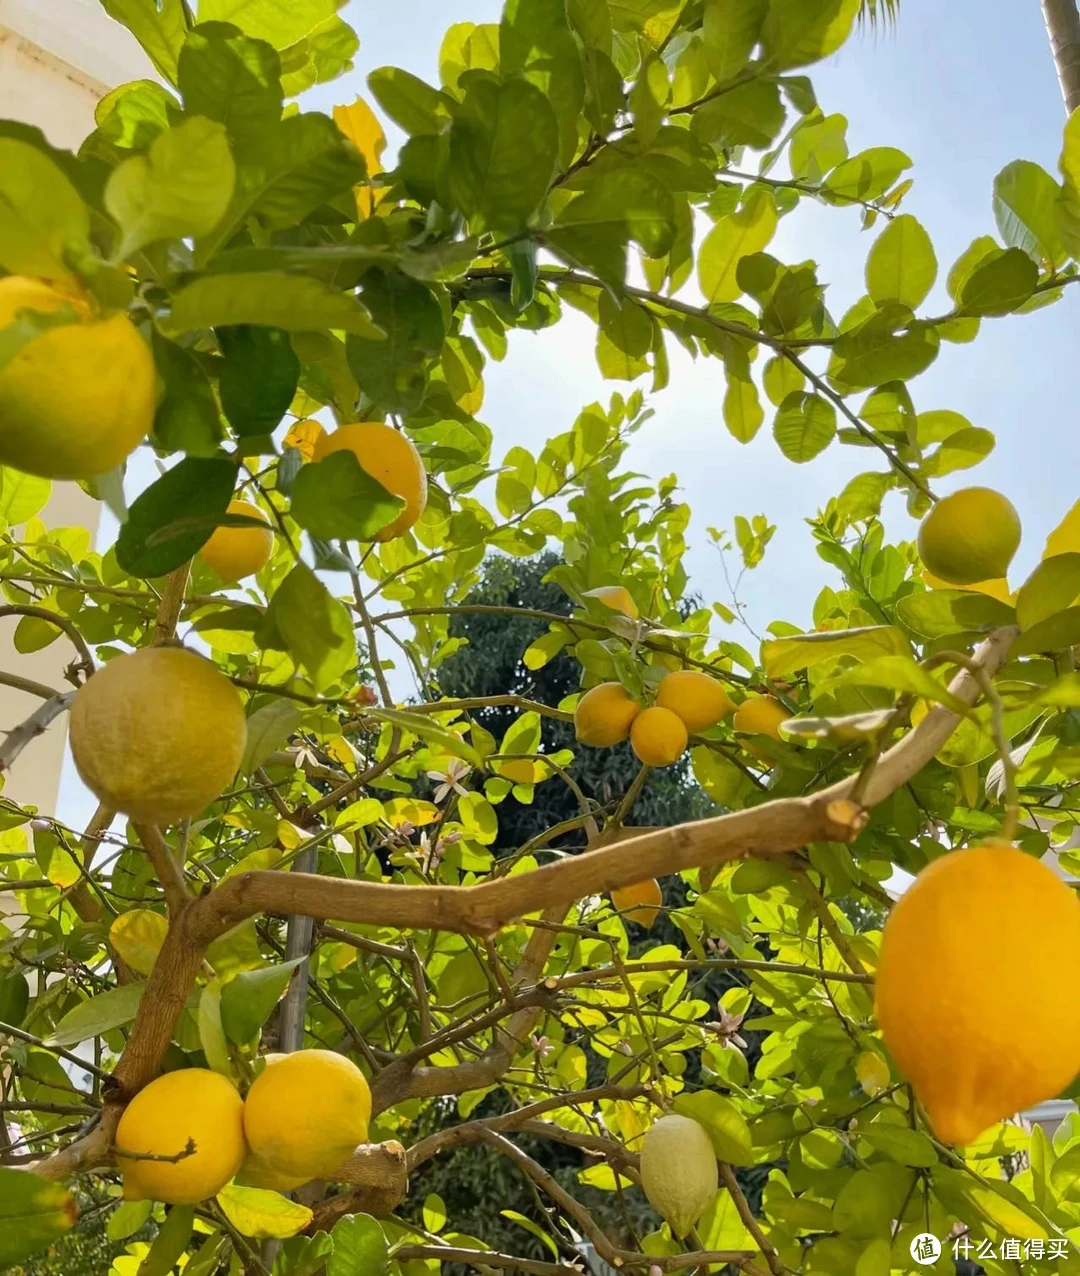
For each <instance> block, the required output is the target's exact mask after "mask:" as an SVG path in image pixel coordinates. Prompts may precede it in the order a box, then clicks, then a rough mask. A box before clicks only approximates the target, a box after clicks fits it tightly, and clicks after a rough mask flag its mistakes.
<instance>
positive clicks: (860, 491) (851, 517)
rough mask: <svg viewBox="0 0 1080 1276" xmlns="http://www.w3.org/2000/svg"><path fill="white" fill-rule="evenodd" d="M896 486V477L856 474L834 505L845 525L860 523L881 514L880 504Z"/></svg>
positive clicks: (892, 475) (890, 475)
mask: <svg viewBox="0 0 1080 1276" xmlns="http://www.w3.org/2000/svg"><path fill="white" fill-rule="evenodd" d="M895 486H896V475H895V474H893V473H892V472H890V473H888V474H874V473H868V474H856V475H855V477H854V478H853V479H852V480H851V481H850V482H849V483H848V484H847V486H846V487H845V488H844V490H843V491H842V492H841V493H840V495H839V496H838V497H837V498H836V505H837V509H838V511H839V513H840V515H841V516H842V517H843V519H844V521H845V523H861V522H864V521H865V520H866V519H869V518H876V517H877V516H878V515H879V514H880V513H881V503H882V501H883V500H884V499H885V494H886V492H888V491H890V490H891V489H892V488H894V487H895Z"/></svg>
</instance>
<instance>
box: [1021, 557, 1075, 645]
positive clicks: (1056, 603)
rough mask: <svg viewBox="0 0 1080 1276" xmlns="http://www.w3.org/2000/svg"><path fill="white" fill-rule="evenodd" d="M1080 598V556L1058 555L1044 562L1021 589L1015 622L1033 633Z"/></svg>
mask: <svg viewBox="0 0 1080 1276" xmlns="http://www.w3.org/2000/svg"><path fill="white" fill-rule="evenodd" d="M1078 595H1080V554H1058V555H1056V556H1055V557H1053V558H1046V559H1044V560H1043V561H1042V562H1041V563H1040V564H1039V565H1038V567H1036V568H1035V570H1034V571H1033V572H1032V573H1031V575H1030V576H1029V577H1028V578H1027V580H1026V581H1024V583H1023V585H1022V586H1021V587H1020V592H1019V593H1018V594H1017V596H1016V621H1017V624H1019V626H1020V628H1021V629H1025V630H1026V629H1032V628H1034V626H1035V625H1038V624H1040V623H1041V622H1042V621H1044V620H1047V619H1048V618H1049V617H1051V616H1053V615H1055V613H1057V612H1060V611H1063V610H1064V609H1065V608H1066V607H1068V606H1069V605H1070V603H1074V602H1076V599H1077V596H1078Z"/></svg>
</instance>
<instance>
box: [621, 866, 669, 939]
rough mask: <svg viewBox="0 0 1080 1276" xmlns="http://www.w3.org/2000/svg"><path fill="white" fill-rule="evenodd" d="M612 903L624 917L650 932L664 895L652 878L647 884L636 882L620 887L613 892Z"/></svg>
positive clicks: (658, 884)
mask: <svg viewBox="0 0 1080 1276" xmlns="http://www.w3.org/2000/svg"><path fill="white" fill-rule="evenodd" d="M611 902H612V903H613V904H614V905H615V907H616V908H617V909H618V910H619V912H620V913H622V914H623V916H624V917H628V918H629V919H630V920H631V921H632V922H637V924H638V925H639V926H644V927H645V929H646V930H648V928H649V927H650V926H651V925H652V924H653V922H654V921H656V918H657V914H658V913H659V912H660V906H661V905H662V904H663V902H664V893H663V891H661V889H660V883H659V882H658V881H657V880H656V878H655V877H650V878H649V880H648V881H647V882H635V883H634V884H633V886H620V887H619V888H618V889H617V890H613V891H612V892H611Z"/></svg>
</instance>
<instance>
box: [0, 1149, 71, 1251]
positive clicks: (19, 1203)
mask: <svg viewBox="0 0 1080 1276" xmlns="http://www.w3.org/2000/svg"><path fill="white" fill-rule="evenodd" d="M78 1217H79V1207H78V1205H77V1204H76V1201H75V1198H74V1197H73V1196H72V1195H71V1193H70V1192H69V1191H68V1190H67V1189H66V1188H64V1187H61V1185H60V1184H59V1183H50V1182H48V1181H47V1180H46V1179H42V1178H39V1177H38V1176H37V1175H36V1174H27V1172H26V1171H25V1170H12V1169H8V1168H6V1167H4V1166H0V1263H2V1264H3V1265H4V1266H5V1267H8V1266H9V1265H10V1266H14V1265H15V1264H16V1263H20V1262H21V1261H22V1260H23V1259H24V1258H28V1257H29V1256H30V1255H31V1254H34V1253H36V1252H37V1251H38V1250H40V1249H44V1248H45V1247H46V1246H47V1245H49V1244H50V1243H51V1242H52V1241H54V1240H56V1238H57V1237H58V1236H63V1235H64V1233H65V1232H70V1231H71V1229H72V1228H73V1227H74V1226H75V1221H76V1219H78Z"/></svg>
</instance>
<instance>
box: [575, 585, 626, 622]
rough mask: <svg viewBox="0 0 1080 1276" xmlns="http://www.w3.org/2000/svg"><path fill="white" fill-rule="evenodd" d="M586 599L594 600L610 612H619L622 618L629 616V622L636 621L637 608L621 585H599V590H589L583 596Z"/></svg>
mask: <svg viewBox="0 0 1080 1276" xmlns="http://www.w3.org/2000/svg"><path fill="white" fill-rule="evenodd" d="M585 597H586V598H596V599H598V600H599V601H600V602H602V603H603V604H604V606H605V607H610V608H611V610H612V611H621V612H622V614H623V615H624V616H629V617H630V619H631V620H637V618H638V607H637V603H636V602H634V600H633V598H632V597H631V596H630V591H629V590H628V589H626V588H625V587H624V586H623V585H601V586H600V588H599V589H590V590H588V591H587V592H586V594H585Z"/></svg>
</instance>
